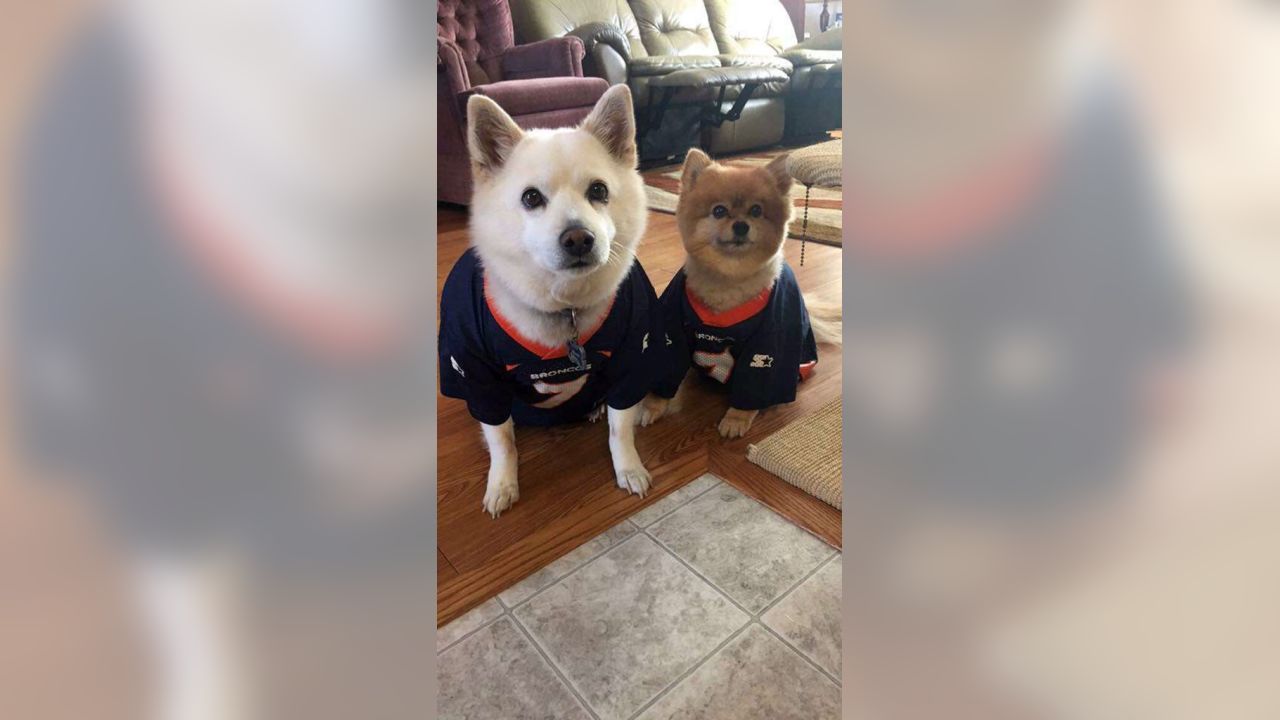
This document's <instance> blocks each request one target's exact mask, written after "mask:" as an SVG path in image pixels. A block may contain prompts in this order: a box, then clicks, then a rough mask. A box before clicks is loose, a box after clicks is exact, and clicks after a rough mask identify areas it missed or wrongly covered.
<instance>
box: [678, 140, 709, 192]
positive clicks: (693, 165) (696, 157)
mask: <svg viewBox="0 0 1280 720" xmlns="http://www.w3.org/2000/svg"><path fill="white" fill-rule="evenodd" d="M709 167H711V156H710V155H707V154H706V153H704V152H702V151H701V150H699V149H698V148H690V149H689V152H688V153H687V154H685V156H684V168H683V169H681V171H680V190H681V191H682V192H688V191H689V190H692V189H693V185H694V183H696V182H698V176H699V175H701V174H702V171H703V170H706V169H707V168H709Z"/></svg>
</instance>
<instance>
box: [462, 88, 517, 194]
mask: <svg viewBox="0 0 1280 720" xmlns="http://www.w3.org/2000/svg"><path fill="white" fill-rule="evenodd" d="M522 137H524V131H522V130H521V129H520V126H519V125H516V121H515V120H512V119H511V116H510V115H508V114H507V112H506V111H505V110H503V109H502V107H501V106H499V105H498V103H496V102H494V101H492V100H490V99H489V98H487V97H484V96H483V95H472V96H471V99H469V100H467V150H468V151H469V152H470V154H471V171H472V174H474V175H475V176H476V177H477V178H483V177H490V176H492V175H493V174H494V173H496V172H497V171H498V170H499V169H500V168H501V167H502V164H503V163H505V162H506V161H507V158H509V157H511V151H512V150H514V149H515V147H516V143H518V142H520V138H522Z"/></svg>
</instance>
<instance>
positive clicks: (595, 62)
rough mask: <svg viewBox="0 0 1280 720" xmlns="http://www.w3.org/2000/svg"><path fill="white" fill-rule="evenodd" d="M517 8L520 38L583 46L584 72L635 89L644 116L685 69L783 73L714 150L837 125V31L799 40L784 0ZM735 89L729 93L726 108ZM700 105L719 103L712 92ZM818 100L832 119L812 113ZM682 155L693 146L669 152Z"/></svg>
mask: <svg viewBox="0 0 1280 720" xmlns="http://www.w3.org/2000/svg"><path fill="white" fill-rule="evenodd" d="M510 5H511V14H512V21H513V23H514V25H515V32H516V38H517V40H519V41H520V42H536V41H542V40H546V39H549V38H557V37H576V38H578V39H580V40H581V41H582V43H583V47H584V50H585V53H586V56H585V58H584V60H583V69H584V72H585V73H586V74H588V75H594V76H596V77H601V78H604V79H605V80H607V81H609V83H610V84H616V83H623V82H625V83H628V84H629V85H630V86H631V90H632V95H633V97H634V98H635V103H636V108H637V114H638V115H640V116H643V114H644V113H645V111H646V109H647V108H649V107H650V106H651V105H653V104H655V103H657V101H658V100H657V95H658V93H656V92H654V88H653V87H652V83H653V81H654V79H655V78H658V77H662V76H666V75H669V74H671V73H675V72H680V71H686V70H692V71H695V72H694V73H686V76H690V77H692V76H696V75H698V74H707V75H708V76H710V75H712V74H714V73H715V72H716V71H717V70H718V69H722V68H771V69H774V70H780V71H782V72H783V73H784V74H785V76H786V77H785V79H783V80H778V81H774V82H769V83H766V84H763V85H760V86H759V87H758V88H756V89H755V92H754V93H753V94H752V95H751V97H750V100H749V101H748V102H747V103H746V104H745V106H743V108H742V111H741V116H740V117H739V119H737V120H736V121H731V122H725V123H724V124H722V125H721V126H720V127H718V128H711V129H710V137H709V139H708V140H709V146H710V147H709V149H710V150H711V151H712V152H717V153H722V152H733V151H739V150H746V149H751V148H758V147H764V146H767V145H772V144H775V143H778V142H780V141H783V140H784V138H785V139H788V140H799V139H805V138H808V137H812V136H815V135H818V134H820V133H821V132H822V131H824V130H828V129H831V128H834V127H838V126H839V123H840V118H839V86H840V77H839V76H840V64H839V63H840V60H841V51H840V36H839V32H838V31H830V32H828V33H824V34H822V35H819V36H817V37H814V38H811V39H810V40H808V41H806V42H804V43H797V42H796V34H795V28H794V26H793V25H792V23H791V18H790V17H789V16H788V14H787V11H786V9H785V8H784V7H783V6H782V4H781V3H780V2H778V1H777V0H557V1H556V2H554V3H550V2H546V1H545V0H510ZM833 88H834V94H833V93H832V89H833ZM738 90H739V88H738V87H737V86H731V87H728V88H726V93H725V95H724V96H723V106H722V107H723V109H724V110H728V109H729V106H730V104H731V103H732V102H733V101H734V100H736V99H737V94H738ZM696 92H697V91H696V90H695V89H693V88H690V90H689V91H688V92H686V93H684V94H683V95H680V96H677V100H676V102H677V103H679V102H689V101H697V100H698V98H696V97H693V94H694V93H696ZM703 98H707V99H709V100H710V101H711V102H714V101H715V100H716V96H715V95H712V94H708V93H704V94H703ZM833 98H834V99H833ZM815 101H821V102H822V104H823V105H824V108H823V109H824V110H825V112H814V110H815V108H814V103H815ZM832 106H834V107H832ZM789 110H790V112H789ZM684 149H687V145H686V147H685V148H673V149H670V148H669V149H668V150H669V151H670V154H678V153H679V152H683V150H684Z"/></svg>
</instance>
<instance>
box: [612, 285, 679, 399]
mask: <svg viewBox="0 0 1280 720" xmlns="http://www.w3.org/2000/svg"><path fill="white" fill-rule="evenodd" d="M624 290H625V292H626V293H627V294H628V295H629V297H628V298H626V299H627V300H628V301H629V307H628V310H629V314H628V317H627V331H626V335H625V336H624V339H623V342H622V345H621V346H620V347H618V348H617V349H615V350H614V353H613V356H612V357H611V358H610V361H609V364H608V365H607V367H606V369H605V380H606V381H607V382H608V385H609V393H608V396H607V397H606V401H607V402H608V403H609V407H611V408H614V409H616V410H624V409H626V408H629V407H631V406H633V405H635V404H636V403H638V402H640V401H641V400H643V399H644V396H645V395H646V394H648V393H649V392H650V391H652V390H653V389H654V387H655V386H656V385H657V384H658V382H659V381H660V380H661V379H662V376H663V372H664V370H665V368H666V366H667V365H668V363H669V359H668V358H669V352H668V348H667V344H666V340H665V338H666V331H665V323H664V318H663V313H662V306H661V304H659V302H658V295H657V293H656V292H654V290H653V285H652V284H651V283H650V282H649V276H648V275H646V274H645V272H644V268H642V267H641V266H640V263H639V261H637V262H636V263H635V264H634V265H633V266H632V268H631V274H630V275H629V276H628V279H627V283H626V287H625V288H624Z"/></svg>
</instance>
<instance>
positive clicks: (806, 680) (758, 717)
mask: <svg viewBox="0 0 1280 720" xmlns="http://www.w3.org/2000/svg"><path fill="white" fill-rule="evenodd" d="M839 717H840V688H839V687H837V686H836V685H835V683H833V682H831V680H830V679H829V678H827V676H825V675H823V674H822V673H820V672H818V671H817V670H814V669H813V666H812V665H809V664H808V663H807V662H805V661H804V659H803V658H801V657H800V656H799V655H797V654H796V652H795V651H794V650H792V649H791V648H789V647H787V646H786V645H785V644H784V643H783V642H782V641H781V640H778V638H776V637H774V636H773V635H771V634H769V632H768V631H767V630H765V629H764V628H762V627H760V626H759V625H756V624H754V623H753V624H752V625H751V627H749V628H747V629H746V630H744V631H742V634H741V635H739V636H738V637H736V638H734V639H733V640H732V641H730V642H729V644H728V645H725V646H724V647H723V648H722V649H721V650H720V651H719V652H717V653H716V654H715V655H714V656H713V657H712V658H710V659H709V660H707V661H706V662H705V663H703V664H702V666H701V667H699V668H698V669H697V670H695V671H694V672H693V673H692V674H691V675H689V677H687V678H685V679H684V680H682V681H681V682H680V684H679V685H677V686H676V687H674V688H672V689H671V690H670V691H669V692H668V693H667V694H666V695H664V696H663V697H662V698H661V699H659V700H658V702H656V703H654V704H653V705H652V706H651V707H649V709H647V710H646V711H645V712H644V713H642V714H641V715H640V718H641V720H837V719H838V718H839Z"/></svg>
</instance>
